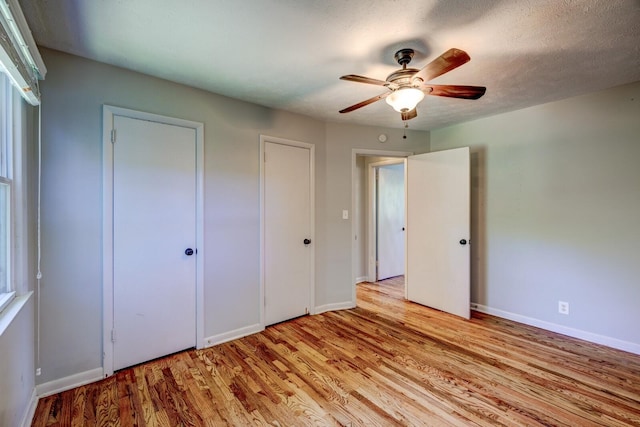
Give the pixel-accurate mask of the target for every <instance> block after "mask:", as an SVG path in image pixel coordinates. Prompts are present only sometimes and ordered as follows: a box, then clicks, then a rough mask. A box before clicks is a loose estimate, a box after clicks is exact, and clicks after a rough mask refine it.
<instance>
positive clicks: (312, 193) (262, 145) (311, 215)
mask: <svg viewBox="0 0 640 427" xmlns="http://www.w3.org/2000/svg"><path fill="white" fill-rule="evenodd" d="M268 142H270V143H274V144H282V145H289V146H291V147H298V148H305V149H308V150H309V204H310V206H309V224H310V230H309V234H310V237H309V239H311V242H312V244H311V245H310V247H309V248H308V250H310V254H309V256H310V257H311V262H310V263H309V267H310V268H309V314H311V315H313V314H315V294H316V293H315V289H316V286H315V264H316V262H315V260H316V256H315V243H316V239H315V228H316V226H315V224H316V222H315V211H316V209H315V200H316V197H315V188H316V185H315V175H316V174H315V153H316V147H315V145H314V144H309V143H307V142H300V141H294V140H291V139H284V138H278V137H275V136H268V135H262V134H261V135H260V295H259V298H260V329H264V328H265V318H264V317H265V283H264V282H265V266H266V265H265V264H266V263H265V218H264V216H265V212H264V210H265V203H264V202H265V200H264V186H265V168H264V163H265V162H264V160H265V145H266V144H267V143H268Z"/></svg>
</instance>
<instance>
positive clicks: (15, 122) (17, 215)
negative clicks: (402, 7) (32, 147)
mask: <svg viewBox="0 0 640 427" xmlns="http://www.w3.org/2000/svg"><path fill="white" fill-rule="evenodd" d="M0 103H1V104H2V105H0V126H1V132H0V183H1V184H2V185H6V186H7V189H8V196H7V203H6V205H7V207H6V212H0V218H1V219H2V221H3V222H4V221H5V220H6V225H7V230H6V233H5V234H6V236H7V237H6V241H0V245H6V246H5V248H4V250H5V253H6V258H7V271H6V275H7V277H6V281H7V286H6V289H4V290H3V291H0V313H2V312H3V311H4V310H5V309H7V308H8V307H9V306H10V305H11V303H12V302H13V301H14V300H15V298H16V296H18V295H20V294H21V293H26V291H27V289H22V288H21V287H20V286H19V282H20V281H19V280H18V279H19V278H20V279H21V278H22V275H23V274H24V272H22V271H21V272H18V271H17V267H18V266H19V264H24V265H25V266H26V260H22V259H21V257H22V256H24V254H23V253H22V252H24V251H23V248H25V247H26V245H27V242H26V241H24V242H18V241H17V237H21V239H26V235H25V233H24V231H26V220H27V219H26V217H25V216H26V207H25V206H22V203H19V202H20V201H22V199H23V198H24V194H23V192H24V191H25V190H26V189H25V188H24V185H25V183H24V180H23V179H22V178H21V177H22V173H23V172H25V170H24V167H23V165H22V164H21V162H22V160H23V154H24V153H23V150H25V149H26V146H25V141H23V137H24V136H25V134H24V129H23V127H24V123H25V120H26V117H25V113H26V111H24V110H22V103H23V101H22V98H21V97H20V95H19V94H18V93H17V90H16V88H15V87H14V86H13V85H12V84H11V80H10V79H9V77H8V76H7V75H6V74H5V73H4V72H2V70H1V69H0ZM17 175H20V177H18V176H17ZM25 279H26V277H25Z"/></svg>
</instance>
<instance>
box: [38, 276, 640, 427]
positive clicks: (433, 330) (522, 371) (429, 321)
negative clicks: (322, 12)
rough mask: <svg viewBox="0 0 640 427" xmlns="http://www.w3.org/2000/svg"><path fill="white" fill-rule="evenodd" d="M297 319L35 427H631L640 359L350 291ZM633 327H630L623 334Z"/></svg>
mask: <svg viewBox="0 0 640 427" xmlns="http://www.w3.org/2000/svg"><path fill="white" fill-rule="evenodd" d="M357 292H358V308H356V309H353V310H343V311H338V312H330V313H325V314H321V315H317V316H307V317H301V318H298V319H295V320H292V321H289V322H285V323H281V324H278V325H274V326H272V327H269V328H267V329H266V330H265V331H264V332H262V333H259V334H255V335H251V336H249V337H245V338H242V339H239V340H235V341H232V342H229V343H226V344H222V345H218V346H215V347H212V348H208V349H205V350H190V351H185V352H182V353H179V354H175V355H172V356H169V357H166V358H163V359H160V360H155V361H152V362H148V363H145V364H142V365H140V366H136V367H134V368H129V369H125V370H122V371H120V372H118V373H117V374H116V375H114V376H112V377H110V378H108V379H105V380H103V381H100V382H98V383H94V384H90V385H87V386H84V387H79V388H77V389H74V390H70V391H66V392H64V393H60V394H57V395H54V396H49V397H46V398H43V399H41V400H40V402H39V403H38V407H37V410H36V415H35V417H34V421H33V424H32V425H33V426H35V427H41V426H90V425H91V426H93V425H100V426H171V427H174V426H223V425H231V426H245V425H276V426H305V425H319V426H323V425H330V426H331V425H342V426H395V425H408V426H422V425H428V426H446V425H452V426H467V425H481V426H495V425H503V426H520V425H522V426H543V425H544V426H549V425H562V426H574V427H575V426H591V425H605V426H620V425H635V426H640V356H636V355H632V354H629V353H625V352H622V351H617V350H613V349H610V348H606V347H602V346H599V345H595V344H590V343H586V342H584V341H580V340H577V339H572V338H568V337H565V336H562V335H558V334H555V333H552V332H547V331H543V330H540V329H536V328H533V327H529V326H525V325H521V324H518V323H514V322H511V321H507V320H503V319H500V318H496V317H492V316H488V315H484V314H480V313H473V317H472V319H471V320H470V321H465V320H461V319H458V318H455V317H453V316H450V315H447V314H444V313H441V312H438V311H435V310H431V309H429V308H426V307H422V306H420V305H417V304H412V303H408V302H406V301H403V299H402V292H403V287H402V284H401V280H398V279H395V280H394V279H391V280H388V281H384V282H380V283H378V284H370V283H364V284H360V285H358V291H357ZM630 327H637V325H633V326H632V325H630Z"/></svg>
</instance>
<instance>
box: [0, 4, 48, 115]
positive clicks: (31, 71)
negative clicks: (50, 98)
mask: <svg viewBox="0 0 640 427" xmlns="http://www.w3.org/2000/svg"><path fill="white" fill-rule="evenodd" d="M0 71H4V72H5V74H7V76H8V77H9V79H10V81H11V83H13V85H14V86H16V87H17V88H18V89H19V91H20V94H21V95H22V96H23V97H24V98H25V99H26V100H27V102H29V103H30V104H31V105H38V104H39V103H40V88H39V86H38V80H42V79H44V76H45V74H46V71H47V69H46V67H45V66H44V63H43V62H42V58H41V57H40V53H39V52H38V48H37V46H36V43H35V41H34V40H33V36H32V35H31V31H30V30H29V26H28V25H27V21H26V20H25V18H24V14H23V13H22V10H21V9H20V5H19V4H18V1H17V0H0Z"/></svg>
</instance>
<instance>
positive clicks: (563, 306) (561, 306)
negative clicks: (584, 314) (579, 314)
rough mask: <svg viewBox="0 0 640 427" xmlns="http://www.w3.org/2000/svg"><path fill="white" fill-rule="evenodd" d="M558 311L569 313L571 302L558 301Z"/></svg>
mask: <svg viewBox="0 0 640 427" xmlns="http://www.w3.org/2000/svg"><path fill="white" fill-rule="evenodd" d="M558 313H560V314H569V303H568V302H566V301H558Z"/></svg>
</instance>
